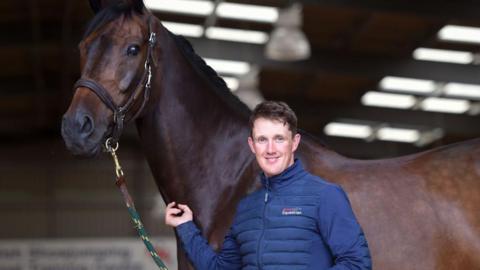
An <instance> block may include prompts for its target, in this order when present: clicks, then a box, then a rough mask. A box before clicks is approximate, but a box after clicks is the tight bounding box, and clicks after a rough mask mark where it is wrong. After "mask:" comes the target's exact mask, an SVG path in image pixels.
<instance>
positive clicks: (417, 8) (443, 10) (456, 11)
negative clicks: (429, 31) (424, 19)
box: [301, 0, 480, 20]
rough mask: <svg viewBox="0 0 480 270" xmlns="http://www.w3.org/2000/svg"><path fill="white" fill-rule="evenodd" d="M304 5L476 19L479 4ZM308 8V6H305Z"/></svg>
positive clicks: (379, 0) (337, 1)
mask: <svg viewBox="0 0 480 270" xmlns="http://www.w3.org/2000/svg"><path fill="white" fill-rule="evenodd" d="M301 2H303V4H305V5H321V6H337V7H342V8H353V9H363V10H366V11H373V12H394V13H408V14H416V15H421V16H432V17H436V18H442V19H474V20H478V14H479V12H480V8H479V6H478V5H477V4H476V3H475V2H474V1H465V0H460V1H448V0H440V1H425V0H421V1H415V2H410V1H403V0H392V1H384V0H363V1H357V0H301ZM307 8H308V7H307Z"/></svg>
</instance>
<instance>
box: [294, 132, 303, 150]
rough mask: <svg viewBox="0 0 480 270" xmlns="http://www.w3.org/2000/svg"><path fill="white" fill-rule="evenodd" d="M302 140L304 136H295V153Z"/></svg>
mask: <svg viewBox="0 0 480 270" xmlns="http://www.w3.org/2000/svg"><path fill="white" fill-rule="evenodd" d="M301 138H302V136H300V133H297V134H295V136H293V151H295V150H297V148H298V145H299V144H300V139H301Z"/></svg>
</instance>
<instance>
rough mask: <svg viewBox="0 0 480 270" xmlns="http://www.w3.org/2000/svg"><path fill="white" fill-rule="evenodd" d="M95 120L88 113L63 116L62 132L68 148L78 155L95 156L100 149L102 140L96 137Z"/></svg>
mask: <svg viewBox="0 0 480 270" xmlns="http://www.w3.org/2000/svg"><path fill="white" fill-rule="evenodd" d="M94 131H95V122H94V120H93V118H92V117H91V116H90V115H88V114H86V113H75V114H73V115H68V114H67V113H66V114H65V115H64V116H63V119H62V127H61V133H62V137H63V140H64V141H65V145H66V147H67V149H68V150H69V151H70V152H72V154H74V155H77V156H84V157H91V156H95V155H96V154H97V153H98V152H99V150H100V148H101V147H100V141H99V140H98V139H95V137H96V136H93V135H94Z"/></svg>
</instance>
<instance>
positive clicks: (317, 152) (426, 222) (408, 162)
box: [62, 0, 480, 270]
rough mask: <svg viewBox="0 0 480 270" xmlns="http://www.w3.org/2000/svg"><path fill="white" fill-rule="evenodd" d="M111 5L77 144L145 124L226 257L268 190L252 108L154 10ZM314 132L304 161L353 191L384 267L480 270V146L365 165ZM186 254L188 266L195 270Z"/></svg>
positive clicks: (169, 178) (76, 130)
mask: <svg viewBox="0 0 480 270" xmlns="http://www.w3.org/2000/svg"><path fill="white" fill-rule="evenodd" d="M104 2H106V1H93V0H91V1H90V4H91V6H92V8H93V9H94V11H95V12H96V16H95V18H94V19H93V20H92V22H91V24H90V27H89V29H88V30H87V32H86V34H85V37H84V38H83V40H82V42H81V43H80V45H79V48H80V54H81V55H80V57H81V68H82V75H81V76H82V77H81V79H80V80H79V82H78V83H77V84H76V86H75V89H76V92H75V95H74V97H73V100H72V102H71V104H70V107H69V108H68V111H67V112H66V113H65V116H64V119H63V122H62V135H63V138H64V140H65V143H66V145H67V147H68V148H69V149H70V151H72V152H73V153H74V154H77V155H85V156H94V155H96V154H97V153H98V152H99V150H100V149H101V147H102V144H103V142H104V141H105V139H106V138H107V137H110V136H113V137H114V138H115V139H118V136H119V134H120V133H121V130H122V127H123V123H124V122H129V121H135V123H136V125H137V129H138V132H139V136H140V139H141V142H142V144H143V150H144V152H145V155H146V157H147V160H148V162H149V165H150V168H151V170H152V173H153V176H154V178H155V181H156V182H157V186H158V189H159V191H160V193H161V195H162V196H163V198H164V200H165V201H166V202H167V203H168V202H170V201H172V200H175V201H178V202H183V203H187V204H188V205H190V206H191V207H192V208H193V211H194V213H195V214H196V223H197V224H198V225H199V226H200V227H201V228H202V231H203V234H204V235H205V236H206V237H207V238H208V239H209V241H210V243H211V244H212V246H213V247H215V248H218V247H220V246H221V243H222V240H223V236H224V234H225V232H226V230H227V229H228V227H229V224H230V222H231V220H232V217H233V214H234V209H235V206H236V204H237V202H238V200H239V199H240V198H241V197H243V196H244V195H245V194H246V193H248V192H249V191H251V190H252V189H254V188H255V186H256V184H257V181H256V175H257V173H258V172H259V169H258V167H257V165H256V163H255V161H254V156H253V155H252V154H251V153H250V150H249V149H248V146H247V136H248V135H249V128H248V114H249V111H248V109H247V107H246V106H245V105H243V104H242V103H240V102H239V100H238V99H237V98H236V97H234V96H233V95H232V94H230V92H229V90H228V89H227V87H226V85H225V83H224V82H223V81H222V80H221V79H220V78H219V77H218V76H217V75H216V73H215V72H214V71H213V70H212V69H211V68H209V67H208V66H207V65H206V64H205V63H204V62H203V60H202V59H201V58H200V57H199V56H197V55H196V54H195V53H194V51H193V49H192V48H191V47H190V45H189V44H188V43H187V42H186V41H185V40H184V39H183V38H181V37H177V36H175V35H173V34H171V33H170V32H168V31H167V30H166V29H165V28H164V27H163V26H162V25H161V24H160V22H159V21H158V20H157V19H156V18H155V17H153V16H152V14H151V13H150V12H149V11H148V10H146V9H145V7H144V6H143V3H142V1H134V0H131V1H126V0H124V1H116V2H118V3H116V2H115V1H110V2H111V3H108V4H106V3H104ZM107 2H108V1H107ZM302 135H303V137H302V143H301V145H300V147H299V149H298V150H297V153H296V155H297V157H298V158H300V159H301V160H302V161H303V162H304V164H305V166H306V167H307V168H308V170H310V171H311V172H312V173H314V174H317V175H319V176H321V177H324V178H325V179H328V180H329V181H332V182H336V183H339V184H340V185H342V186H343V187H344V188H345V190H346V191H347V192H348V194H349V197H350V200H351V203H352V206H353V208H354V211H355V213H356V215H357V217H358V219H359V221H360V223H361V224H362V227H363V228H364V230H365V234H366V236H367V239H368V242H369V245H370V248H371V252H372V257H373V265H374V268H375V269H387V270H407V269H421V270H426V269H429V270H430V269H431V270H433V269H449V270H452V269H462V270H463V269H469V270H471V269H480V140H472V141H468V142H463V143H458V144H455V145H450V146H446V147H441V148H437V149H434V150H431V151H427V152H423V153H419V154H415V155H409V156H405V157H400V158H393V159H385V160H372V161H362V160H355V159H349V158H347V157H343V156H341V155H339V154H337V153H335V152H334V151H332V150H329V149H328V148H326V147H324V146H323V145H322V144H320V143H318V141H317V140H316V139H315V138H313V137H311V136H309V135H308V134H305V133H302ZM178 254H179V255H178V256H179V269H190V268H189V267H190V266H189V265H188V263H187V261H186V258H185V255H184V253H183V252H181V251H179V253H178Z"/></svg>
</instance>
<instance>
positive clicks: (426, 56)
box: [0, 0, 480, 269]
mask: <svg viewBox="0 0 480 270" xmlns="http://www.w3.org/2000/svg"><path fill="white" fill-rule="evenodd" d="M145 2H146V4H147V5H148V7H149V8H150V9H151V10H152V11H153V12H154V14H155V15H156V16H157V17H158V18H160V19H161V20H162V22H164V25H165V26H166V27H167V28H168V29H170V30H171V31H172V32H174V33H177V34H181V35H184V36H185V37H187V39H189V40H190V42H191V43H192V44H193V47H194V48H195V50H196V51H197V53H198V54H199V55H201V56H202V57H204V58H205V59H206V61H207V63H208V64H210V65H211V66H212V67H213V68H214V69H215V70H217V72H218V73H219V74H220V75H221V76H222V77H224V79H225V80H226V82H227V83H228V85H229V87H230V88H231V90H232V92H233V93H234V94H236V95H238V96H239V97H240V98H241V99H242V100H244V101H245V102H246V103H247V104H248V105H249V106H250V107H252V106H254V105H255V104H256V103H258V102H259V101H261V100H262V99H275V100H283V101H286V102H287V103H289V104H290V105H291V107H292V108H293V109H294V110H295V111H296V112H297V114H298V117H299V126H300V128H302V129H304V130H306V131H307V132H309V133H312V134H314V135H316V136H318V137H320V138H321V139H322V140H323V141H324V142H325V143H326V144H327V145H329V146H330V147H331V148H333V149H335V150H336V151H337V152H339V153H341V154H343V155H346V156H349V157H354V158H361V159H377V158H390V157H396V156H401V155H407V154H412V153H417V152H420V151H425V150H428V149H431V148H433V147H439V146H442V145H445V144H450V143H455V142H459V141H465V140H468V139H472V138H476V137H478V135H480V125H478V124H477V121H478V114H479V113H480V76H479V75H480V69H479V66H478V64H479V63H480V57H479V48H480V28H476V27H480V16H479V14H480V8H479V6H478V3H475V1H464V0H459V1H400V0H390V1H382V0H365V1H353V0H302V1H292V0H288V1H287V0H229V1H220V0H217V1H208V0H188V1H187V0H149V1H145ZM0 14H1V16H0V29H1V32H0V33H1V35H0V46H1V50H0V59H1V61H2V65H1V66H0V94H1V96H0V112H1V113H0V138H1V140H0V151H1V152H0V216H1V217H2V218H1V220H2V222H0V269H34V268H35V266H34V264H35V263H37V264H38V265H40V264H41V263H45V264H46V263H47V262H50V263H51V262H52V260H51V258H56V259H58V260H59V262H56V263H59V264H61V262H60V261H61V260H60V259H61V258H63V259H65V258H69V260H70V261H68V262H69V265H70V268H69V267H66V268H63V269H73V268H71V265H72V261H71V260H73V259H72V258H73V257H72V256H70V257H68V256H67V257H65V256H64V257H62V256H60V255H58V254H59V253H58V252H57V253H55V252H53V253H49V252H50V251H52V250H54V251H55V250H56V251H58V250H63V248H64V247H70V248H71V247H72V246H75V245H79V246H78V250H80V251H79V252H78V253H76V254H77V255H78V254H80V255H78V256H77V257H75V258H77V259H78V258H80V257H81V254H83V256H87V257H88V256H90V257H88V258H89V259H88V260H87V261H89V265H90V266H89V267H90V268H87V269H100V268H101V267H100V266H99V265H103V266H102V267H105V269H107V266H106V265H107V264H108V263H109V262H105V261H103V262H102V261H101V260H100V262H99V260H98V259H96V258H95V256H94V255H92V254H90V255H88V254H89V253H88V252H87V253H85V252H84V253H82V252H81V250H90V251H91V250H92V248H93V247H98V248H99V250H100V251H101V250H102V248H105V249H104V250H103V252H107V251H108V252H110V253H109V254H111V257H112V256H113V257H112V264H115V263H116V261H115V260H117V259H118V258H116V257H115V256H117V255H118V254H123V253H121V252H120V253H118V252H117V253H115V250H113V251H112V250H109V249H108V248H109V247H108V243H112V244H115V245H116V246H119V247H123V246H125V245H124V244H125V243H127V244H128V245H130V246H132V247H136V245H137V244H140V247H141V243H140V241H139V240H138V239H136V238H135V237H136V232H135V230H134V228H133V226H132V224H131V221H130V219H129V217H128V214H127V212H126V209H125V208H124V205H123V202H122V201H121V197H120V194H119V193H118V191H117V190H116V187H115V185H114V183H113V182H114V170H113V165H112V162H111V160H110V158H109V157H108V156H107V155H101V156H99V157H96V158H95V159H90V160H87V159H78V158H75V157H73V156H71V154H70V153H68V152H67V151H66V149H65V147H64V145H63V141H62V139H61V136H60V121H61V117H62V114H63V113H64V112H65V111H66V109H67V107H68V104H69V102H70V99H71V97H72V94H73V92H72V85H73V83H74V82H75V81H76V80H77V79H78V77H79V55H78V50H77V44H78V42H79V41H80V39H81V36H82V34H83V32H84V30H85V28H86V25H87V23H88V21H89V20H90V19H91V18H92V17H93V13H92V12H91V10H90V8H89V6H88V1H86V0H84V1H73V0H27V1H13V0H3V1H0ZM119 155H120V159H121V162H122V165H123V167H124V171H125V173H126V175H127V180H129V181H128V184H129V189H130V192H131V194H132V196H133V197H134V200H135V203H136V206H137V209H138V210H139V211H140V213H141V215H142V219H143V220H144V223H145V224H146V228H147V229H148V230H149V231H150V232H151V234H152V235H153V236H154V237H155V238H157V239H161V240H162V241H163V242H162V241H159V245H158V247H159V250H161V251H162V254H163V255H162V256H164V258H166V260H167V261H168V263H171V266H172V267H173V268H174V267H175V262H174V248H173V246H174V244H173V242H172V241H173V240H172V231H171V230H170V229H168V228H165V226H164V225H163V218H162V215H163V213H162V211H163V207H164V206H163V203H162V200H161V199H160V198H159V196H158V192H157V189H156V186H155V184H154V182H153V179H152V177H151V174H150V171H149V169H148V166H147V164H146V161H145V159H144V156H143V155H142V151H141V149H140V146H139V144H138V139H137V135H136V131H135V129H134V128H133V127H129V128H128V129H127V130H126V132H125V134H124V135H123V137H122V145H121V149H120V152H119ZM82 241H83V242H82ZM85 241H86V242H85ZM79 243H83V244H79ZM105 243H107V246H104V245H105ZM162 243H163V244H162ZM32 246H35V247H37V248H38V247H40V249H38V250H36V251H35V250H33V251H32V249H31V248H32ZM41 247H43V249H42V248H41ZM110 247H111V245H110ZM78 250H77V251H78ZM129 250H130V249H129ZM129 250H127V251H125V250H124V251H122V252H127V253H128V252H130V251H129ZM132 250H138V249H137V248H134V249H132ZM47 251H48V252H47ZM100 251H99V252H100ZM52 254H54V255H52ZM55 254H57V255H58V256H60V257H58V256H57V255H55ZM85 254H87V255H85ZM144 255H145V254H143V253H142V252H140V255H138V256H140V257H142V256H144ZM32 256H33V257H32ZM35 256H37V257H35ZM49 256H50V257H49ZM52 256H53V257H52ZM55 256H57V257H55ZM79 256H80V257H79ZM131 256H133V257H135V256H137V255H135V252H133V251H132V254H131ZM138 256H137V257H138ZM120 257H123V259H125V256H119V258H120ZM133 257H132V258H133ZM137 257H135V258H137ZM59 258H60V259H59ZM83 258H84V259H85V258H86V257H83ZM109 258H110V257H109ZM42 260H43V261H42ZM90 260H91V262H90ZM141 260H143V257H142V259H141ZM147 260H148V259H147ZM84 261H85V260H84ZM102 263H103V264H102ZM123 265H124V266H125V263H124V264H123ZM129 265H131V267H130V268H128V267H127V268H125V269H153V268H150V267H152V265H149V264H148V263H147V264H146V266H143V263H136V261H134V259H132V261H131V262H130V264H129ZM2 267H3V268H2ZM15 267H17V268H15ZM35 269H40V268H35ZM59 269H62V268H59ZM82 269H84V268H82ZM117 269H118V268H117Z"/></svg>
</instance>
